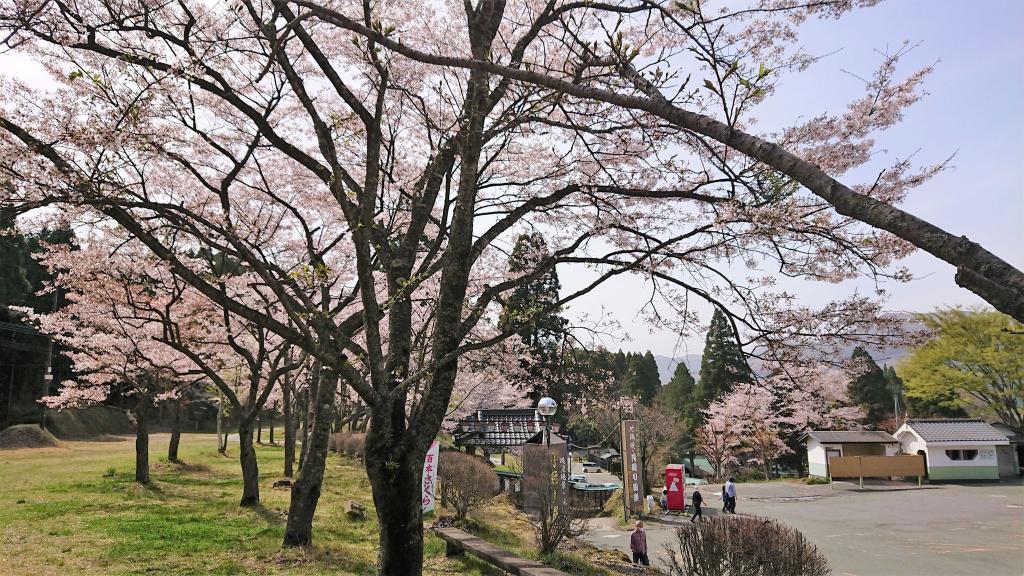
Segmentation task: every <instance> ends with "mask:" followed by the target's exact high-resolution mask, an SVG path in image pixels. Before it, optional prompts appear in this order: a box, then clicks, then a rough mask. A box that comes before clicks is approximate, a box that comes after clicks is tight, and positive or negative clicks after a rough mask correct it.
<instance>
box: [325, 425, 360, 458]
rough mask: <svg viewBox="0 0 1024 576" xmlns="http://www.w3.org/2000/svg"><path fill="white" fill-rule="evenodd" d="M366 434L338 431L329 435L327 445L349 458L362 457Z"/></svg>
mask: <svg viewBox="0 0 1024 576" xmlns="http://www.w3.org/2000/svg"><path fill="white" fill-rule="evenodd" d="M365 444H366V434H363V433H361V432H338V433H337V434H334V435H333V436H331V441H330V444H329V445H328V447H329V448H330V449H331V450H334V451H335V452H341V453H343V454H345V455H346V456H348V457H349V458H356V459H358V460H362V459H363V452H364V445H365Z"/></svg>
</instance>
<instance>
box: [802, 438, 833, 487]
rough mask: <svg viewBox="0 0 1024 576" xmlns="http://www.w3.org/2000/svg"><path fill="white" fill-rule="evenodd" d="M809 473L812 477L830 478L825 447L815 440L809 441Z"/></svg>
mask: <svg viewBox="0 0 1024 576" xmlns="http://www.w3.org/2000/svg"><path fill="white" fill-rule="evenodd" d="M807 471H808V473H809V474H810V475H811V476H819V477H821V478H826V477H828V463H827V462H826V461H825V447H824V446H822V445H821V443H820V442H818V441H817V440H815V439H813V438H808V439H807Z"/></svg>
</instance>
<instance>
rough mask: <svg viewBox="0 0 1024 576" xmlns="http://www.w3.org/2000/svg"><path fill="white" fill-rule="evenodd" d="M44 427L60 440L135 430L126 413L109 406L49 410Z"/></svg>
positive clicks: (89, 437)
mask: <svg viewBox="0 0 1024 576" xmlns="http://www.w3.org/2000/svg"><path fill="white" fill-rule="evenodd" d="M46 428H47V429H48V430H50V431H51V432H53V435H54V436H56V437H57V438H60V439H62V440H82V439H93V440H94V439H96V437H97V436H104V435H107V434H131V433H132V432H134V431H135V426H134V424H133V423H132V420H131V419H130V418H129V417H128V413H127V412H125V411H124V410H120V409H118V408H113V407H111V406H93V407H92V408H83V409H69V410H60V411H49V412H47V414H46Z"/></svg>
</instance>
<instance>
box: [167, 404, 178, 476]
mask: <svg viewBox="0 0 1024 576" xmlns="http://www.w3.org/2000/svg"><path fill="white" fill-rule="evenodd" d="M173 411H174V415H173V416H172V418H171V442H170V444H168V445H167V461H168V462H178V445H179V444H181V406H175V407H174V409H173Z"/></svg>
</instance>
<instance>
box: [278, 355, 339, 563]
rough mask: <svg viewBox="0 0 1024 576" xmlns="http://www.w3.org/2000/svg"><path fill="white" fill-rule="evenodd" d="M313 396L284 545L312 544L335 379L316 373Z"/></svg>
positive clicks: (325, 459)
mask: <svg viewBox="0 0 1024 576" xmlns="http://www.w3.org/2000/svg"><path fill="white" fill-rule="evenodd" d="M319 373H320V378H319V380H320V382H319V385H318V386H317V392H316V396H315V397H312V398H311V399H310V404H311V405H312V407H314V408H315V410H312V411H311V422H310V424H309V437H308V438H307V440H306V441H305V442H304V443H303V444H302V450H303V452H304V453H305V457H304V459H303V461H302V463H301V465H300V467H299V477H298V478H297V479H296V480H295V485H294V486H292V500H291V504H290V506H289V507H288V524H287V526H285V531H284V545H285V546H309V545H310V544H312V542H313V514H314V513H316V505H317V502H318V501H319V500H320V488H321V486H322V485H323V481H324V468H326V466H327V447H328V444H329V442H330V437H331V419H332V418H333V414H332V412H333V411H334V410H333V408H334V391H335V389H336V388H337V385H338V377H337V376H336V375H335V374H332V373H330V372H329V371H327V370H320V371H319Z"/></svg>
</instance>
